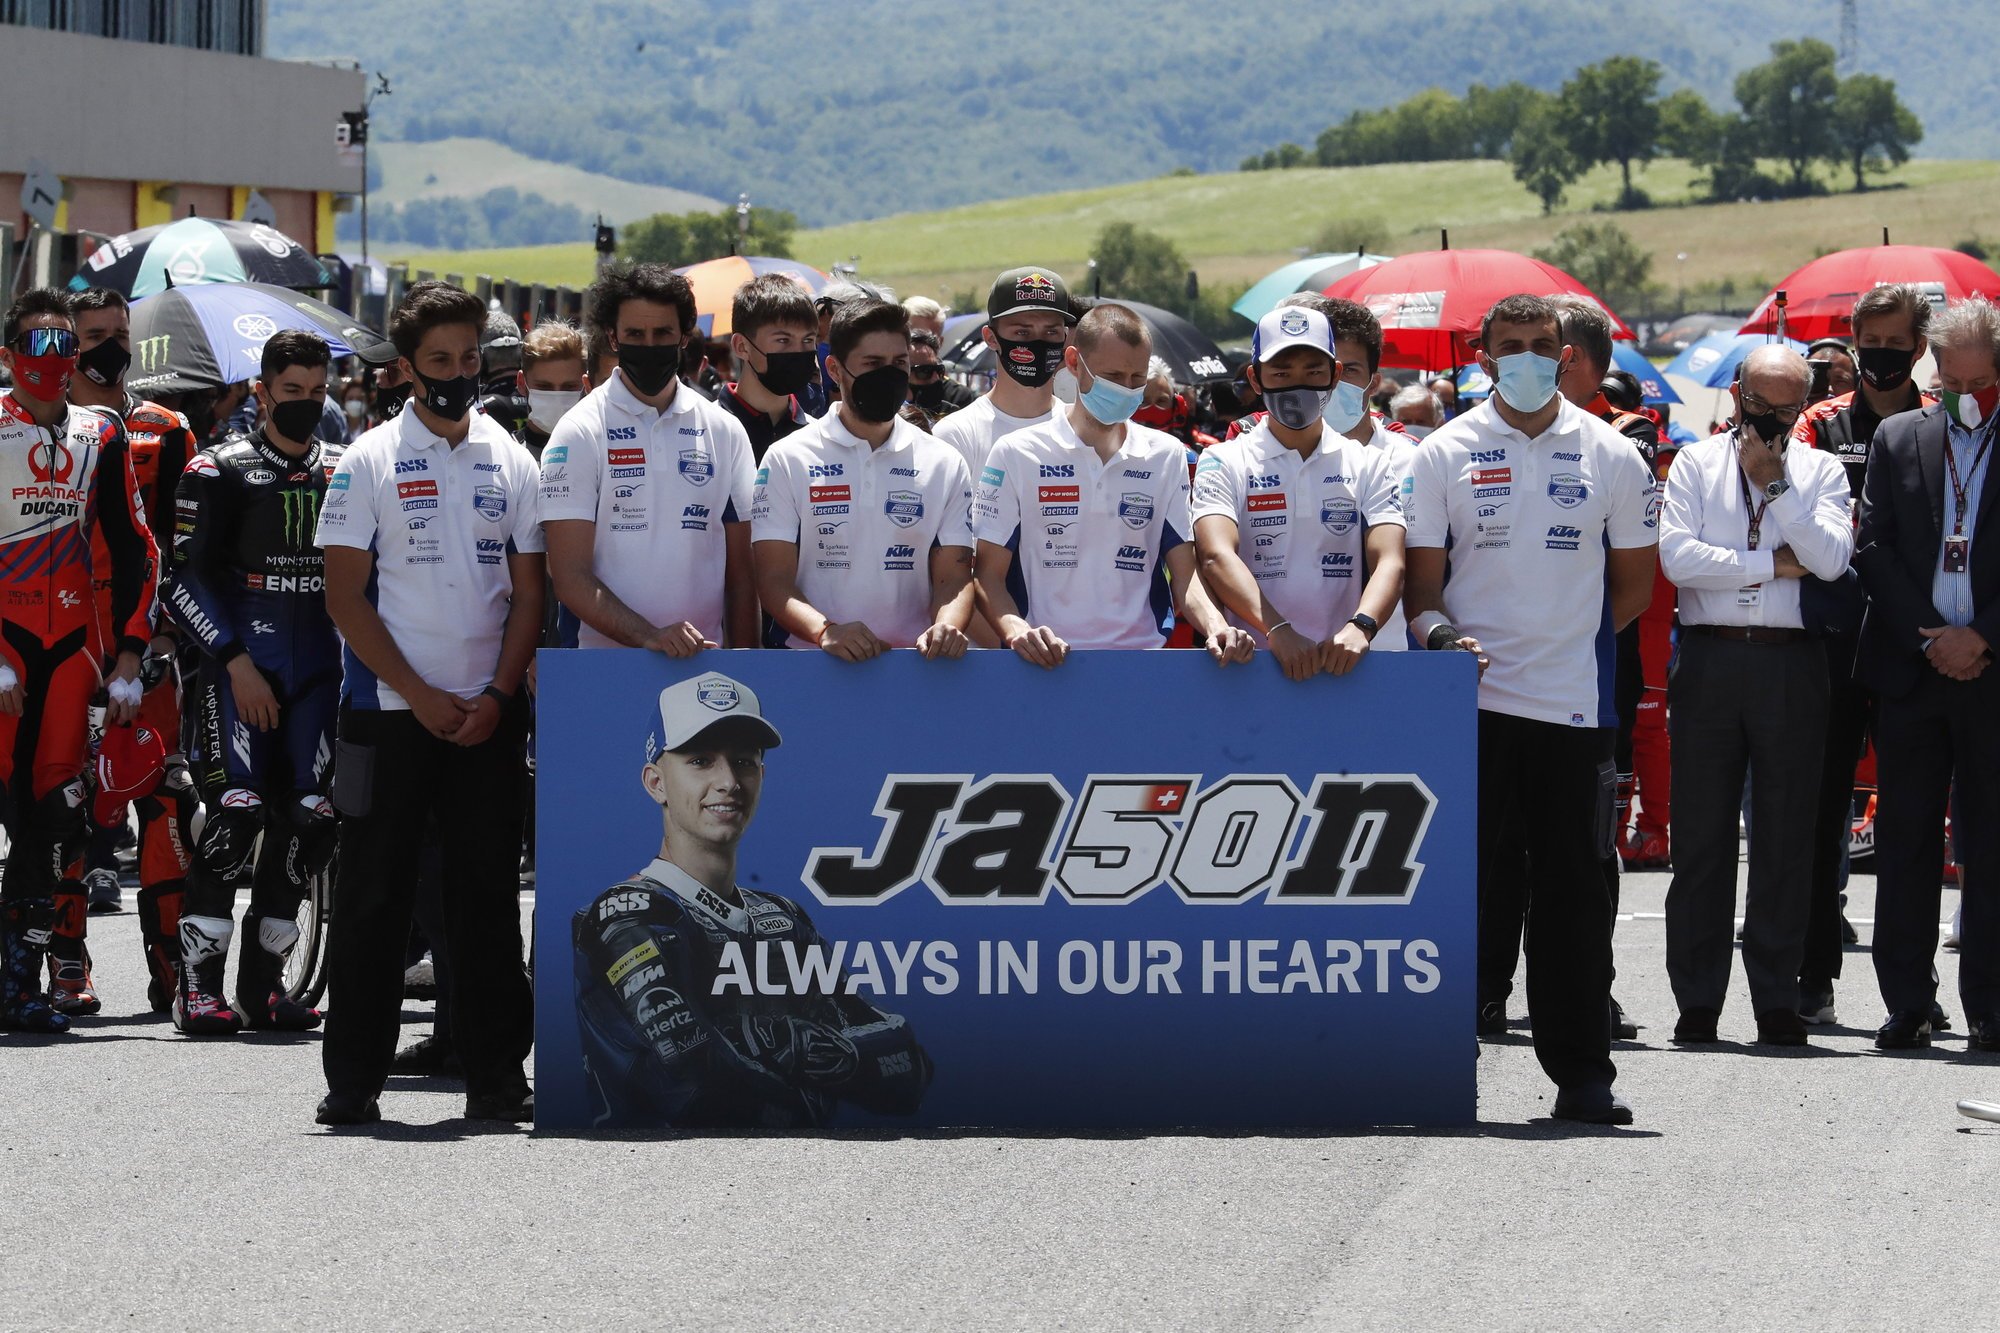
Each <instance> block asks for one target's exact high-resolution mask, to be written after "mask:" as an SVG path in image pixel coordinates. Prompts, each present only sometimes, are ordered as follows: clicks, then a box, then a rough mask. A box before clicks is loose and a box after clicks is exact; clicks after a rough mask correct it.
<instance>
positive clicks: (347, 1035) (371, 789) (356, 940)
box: [321, 701, 534, 1096]
mask: <svg viewBox="0 0 2000 1333" xmlns="http://www.w3.org/2000/svg"><path fill="white" fill-rule="evenodd" d="M526 718H527V710H526V708H525V706H524V705H522V704H521V703H520V702H519V701H516V702H515V703H514V704H512V705H510V706H509V707H508V709H507V712H506V716H505V717H504V718H503V719H502V721H501V723H500V726H499V727H498V728H497V729H496V730H495V732H494V734H493V735H492V736H491V737H489V738H488V739H487V740H486V741H484V742H482V743H481V744H479V745H474V746H470V747H460V746H457V745H453V744H451V743H450V742H448V741H441V740H439V739H437V738H436V737H434V736H432V735H431V734H430V733H429V732H427V731H425V730H424V729H423V726H422V725H421V724H420V723H419V722H418V721H417V720H416V717H415V716H414V715H413V714H411V713H409V712H407V711H401V710H398V711H375V710H364V709H343V710H342V711H341V715H340V750H339V755H338V758H337V760H336V777H335V785H334V798H335V804H336V805H338V806H340V808H341V812H342V814H344V815H346V816H347V819H346V821H345V822H344V823H343V824H342V826H341V831H340V882H339V884H338V885H337V886H336V888H335V895H334V921H333V937H332V941H331V945H330V949H331V952H330V955H329V957H328V960H327V988H328V992H329V996H330V999H331V1004H330V1005H329V1009H328V1014H327V1024H326V1040H325V1042H324V1043H322V1045H321V1058H322V1062H323V1064H324V1066H325V1069H326V1081H327V1087H328V1088H329V1089H331V1090H332V1091H335V1092H345V1093H355V1094H359V1095H362V1096H374V1095H375V1094H377V1093H379V1092H380V1091H381V1090H382V1084H383V1082H384V1080H386V1079H387V1078H388V1075H389V1064H390V1061H391V1060H392V1059H394V1058H395V1054H396V1039H397V1035H398V1030H399V1026H400V1024H401V1020H402V1008H403V957H404V948H405V946H406V945H407V944H408V942H409V938H410V915H411V911H412V908H413V905H414V902H415V899H416V890H417V872H418V862H419V858H420V856H421V854H422V848H423V841H424V829H425V825H426V823H427V821H428V820H429V819H430V818H431V816H432V815H433V814H434V815H435V816H436V819H437V832H438V840H439V851H440V856H441V867H440V871H441V873H440V877H439V885H440V891H441V895H442V899H443V905H444V939H443V941H442V943H443V945H444V947H445V948H446V949H447V950H449V951H450V954H451V964H452V966H451V976H450V979H449V984H450V987H451V992H452V995H451V1006H452V1007H451V1022H452V1041H453V1045H454V1046H455V1047H456V1049H457V1051H458V1056H459V1059H460V1060H461V1061H462V1062H463V1063H464V1065H465V1082H466V1091H467V1093H468V1094H478V1093H483V1092H501V1091H508V1090H512V1089H514V1088H517V1087H520V1086H522V1085H524V1084H525V1082H526V1079H525V1076H524V1073H523V1070H522V1064H523V1062H524V1061H525V1060H526V1059H527V1056H528V1050H529V1048H530V1046H531V1045H532V1043H533V1021H534V1012H533V1007H532V1005H533V1001H532V999H531V998H530V995H529V990H528V978H527V974H526V972H525V971H523V969H522V966H521V918H520V878H519V874H520V856H521V823H522V819H523V810H522V801H521V792H522V785H521V769H522V764H523V762H524V759H523V754H522V745H523V742H524V738H525V735H526V730H525V728H526ZM363 771H365V772H366V774H367V776H366V777H365V778H357V777H356V776H355V775H357V774H359V773H362V772H363ZM440 984H444V978H440Z"/></svg>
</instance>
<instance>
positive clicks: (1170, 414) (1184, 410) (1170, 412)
mask: <svg viewBox="0 0 2000 1333" xmlns="http://www.w3.org/2000/svg"><path fill="white" fill-rule="evenodd" d="M1187 419H1188V401H1187V396H1186V395H1185V394H1178V393H1177V394H1175V395H1174V400H1173V402H1171V403H1169V404H1168V405H1167V406H1165V407H1142V408H1140V409H1139V410H1138V411H1137V412H1134V413H1133V414H1132V420H1134V421H1136V422H1138V423H1139V424H1140V425H1142V426H1151V427H1152V428H1153V429H1154V430H1164V431H1173V430H1178V429H1180V428H1181V427H1182V426H1184V425H1186V424H1187Z"/></svg>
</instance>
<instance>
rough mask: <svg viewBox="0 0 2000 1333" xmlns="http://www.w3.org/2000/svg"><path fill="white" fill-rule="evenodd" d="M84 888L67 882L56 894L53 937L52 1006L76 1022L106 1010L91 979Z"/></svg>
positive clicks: (50, 942)
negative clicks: (86, 937)
mask: <svg viewBox="0 0 2000 1333" xmlns="http://www.w3.org/2000/svg"><path fill="white" fill-rule="evenodd" d="M82 889H83V886H82V885H81V884H79V883H77V882H75V881H73V880H65V881H63V884H62V887H61V888H59V889H58V890H57V891H56V920H55V930H54V931H53V932H52V933H51V934H50V936H49V1002H50V1003H51V1004H53V1005H55V1007H56V1011H57V1012H58V1013H64V1014H68V1015H70V1016H71V1017H72V1018H75V1017H79V1016H87V1015H90V1014H94V1013H96V1012H97V1011H98V1010H100V1009H102V1008H103V1007H104V1005H103V1003H102V1002H101V1001H99V1000H98V998H97V984H96V983H95V982H94V981H92V980H91V976H90V949H89V948H88V947H87V946H86V945H85V944H84V942H83V933H84V910H85V909H84V894H83V892H82Z"/></svg>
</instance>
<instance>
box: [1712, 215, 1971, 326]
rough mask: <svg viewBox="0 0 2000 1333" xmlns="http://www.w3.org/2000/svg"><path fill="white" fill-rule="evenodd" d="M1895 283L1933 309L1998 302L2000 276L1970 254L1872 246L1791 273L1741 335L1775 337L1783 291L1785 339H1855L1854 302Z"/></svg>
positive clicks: (1752, 314) (1822, 258)
mask: <svg viewBox="0 0 2000 1333" xmlns="http://www.w3.org/2000/svg"><path fill="white" fill-rule="evenodd" d="M1884 235H1885V238H1886V235H1887V233H1884ZM1892 282H1907V283H1910V284H1911V285H1913V286H1914V287H1916V288H1917V290H1918V291H1921V292H1922V293H1923V294H1924V295H1925V296H1927V297H1929V298H1930V302H1931V306H1932V308H1933V309H1935V310H1943V309H1944V306H1945V303H1946V302H1947V301H1961V300H1964V299H1965V298H1966V297H1968V296H1984V297H1986V298H1988V299H1989V300H1996V299H2000V273H1995V272H1994V271H1993V270H1992V269H1990V268H1988V267H1987V266H1986V265H1984V264H1982V263H1980V262H1979V261H1978V260H1977V259H1974V258H1973V257H1972V256H1971V255H1966V254H1960V253H1959V252H1958V251H1956V250H1940V249H1937V248H1935V247H1933V246H1928V245H1889V244H1886V243H1885V244H1882V245H1868V246H1863V247H1861V248H1860V249H1858V250H1839V251H1836V252H1834V253H1833V254H1830V255H1822V256H1820V257H1819V258H1818V259H1815V260H1813V262H1812V263H1810V264H1807V265H1806V266H1805V267H1804V268H1802V269H1799V270H1798V271H1797V272H1795V273H1793V274H1791V275H1790V276H1789V277H1787V278H1786V279H1785V280H1784V281H1783V282H1781V283H1779V284H1778V285H1777V286H1776V287H1775V288H1773V289H1772V291H1771V294H1770V295H1769V296H1766V297H1765V298H1764V299H1763V300H1762V301H1759V302H1758V303H1757V308H1756V309H1755V310H1753V311H1751V312H1750V318H1749V319H1748V320H1746V321H1744V324H1743V329H1742V331H1743V332H1744V333H1775V332H1777V328H1778V309H1777V306H1778V293H1779V292H1783V293H1784V294H1785V298H1786V304H1785V332H1786V334H1787V335H1789V336H1790V337H1793V338H1803V339H1805V340H1806V341H1807V342H1811V341H1814V340H1815V339H1819V338H1852V337H1853V336H1854V318H1853V316H1854V302H1855V301H1856V300H1857V299H1858V298H1859V297H1860V296H1861V294H1862V293H1863V292H1866V291H1870V290H1872V289H1874V288H1876V287H1880V286H1883V285H1885V284H1887V283H1892Z"/></svg>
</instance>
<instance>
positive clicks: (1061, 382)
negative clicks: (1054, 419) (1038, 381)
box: [1049, 366, 1076, 403]
mask: <svg viewBox="0 0 2000 1333" xmlns="http://www.w3.org/2000/svg"><path fill="white" fill-rule="evenodd" d="M1049 385H1050V387H1051V388H1052V389H1053V390H1054V392H1055V396H1056V399H1057V401H1058V402H1064V403H1073V402H1075V401H1076V372H1075V371H1073V370H1071V369H1070V368H1069V367H1068V366H1064V367H1063V368H1062V369H1060V370H1058V371H1057V372H1056V373H1055V375H1054V377H1053V378H1052V379H1050V380H1049Z"/></svg>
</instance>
